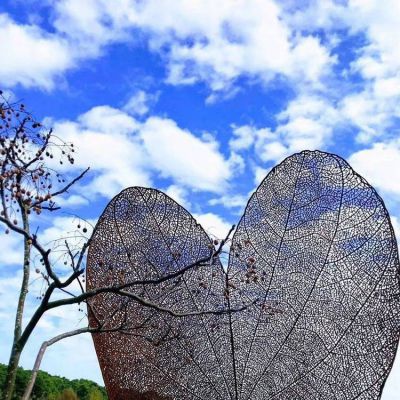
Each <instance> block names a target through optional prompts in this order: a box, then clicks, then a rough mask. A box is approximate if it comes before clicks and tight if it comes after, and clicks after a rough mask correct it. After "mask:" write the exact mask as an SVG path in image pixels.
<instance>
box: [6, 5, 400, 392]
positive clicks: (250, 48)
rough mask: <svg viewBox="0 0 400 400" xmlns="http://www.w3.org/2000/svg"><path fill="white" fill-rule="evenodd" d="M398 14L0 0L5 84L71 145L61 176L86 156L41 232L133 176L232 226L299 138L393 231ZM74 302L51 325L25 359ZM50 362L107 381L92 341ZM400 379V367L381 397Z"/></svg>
mask: <svg viewBox="0 0 400 400" xmlns="http://www.w3.org/2000/svg"><path fill="white" fill-rule="evenodd" d="M399 19H400V3H399V2H398V1H397V0H383V1H382V0H380V1H378V0H349V1H344V0H338V1H334V0H323V1H322V0H321V1H312V0H308V1H306V0H304V1H294V0H286V1H279V2H278V1H274V0H219V1H212V0H203V1H200V0H199V1H197V0H188V1H183V0H177V1H176V0H175V1H172V0H163V1H161V2H160V1H153V0H148V1H133V0H116V1H113V2H111V1H107V0H85V1H82V0H80V1H78V0H42V1H37V0H29V1H20V0H14V1H12V0H10V1H7V0H6V1H4V0H3V1H2V3H1V4H0V54H1V55H2V57H1V61H0V87H1V88H2V89H3V90H5V91H6V93H7V95H9V96H11V98H13V99H23V101H24V102H25V103H26V105H27V108H28V109H29V110H32V111H33V112H34V113H35V115H36V116H37V117H38V118H39V119H43V120H44V121H45V123H46V124H47V125H48V126H53V127H54V129H55V132H56V133H57V134H58V135H60V136H62V137H63V138H64V139H65V140H71V141H73V142H74V143H75V144H76V146H77V156H76V160H77V162H76V164H75V167H74V169H69V170H66V171H64V172H65V173H66V174H70V175H71V176H73V175H74V174H77V173H79V171H80V170H81V169H82V168H85V167H86V166H91V173H90V176H89V177H88V178H87V179H85V180H84V181H83V182H82V183H81V184H80V185H79V186H77V187H76V188H75V190H74V191H72V192H71V197H70V198H69V199H68V201H66V202H65V204H63V206H64V211H63V212H62V213H60V214H59V216H58V217H57V218H55V219H51V220H50V219H49V220H48V221H47V225H46V226H47V230H46V231H45V234H46V235H47V236H46V238H48V240H51V239H52V238H54V237H55V236H56V235H58V234H60V235H61V234H62V232H65V231H67V230H68V229H71V226H72V225H73V223H72V222H71V218H70V217H69V214H68V213H75V214H79V215H81V216H83V217H85V218H87V219H90V220H93V221H95V219H96V218H97V217H98V215H99V214H100V212H101V210H102V209H103V208H104V206H105V205H106V204H107V202H108V201H109V200H110V199H111V198H112V197H113V196H114V195H115V194H116V193H118V192H119V191H120V190H121V189H123V188H125V187H128V186H134V185H143V186H152V187H156V188H158V189H160V190H163V191H165V192H167V193H168V194H169V195H171V196H172V197H173V198H175V199H177V200H178V201H179V202H180V203H181V204H182V205H184V206H185V207H187V208H188V209H189V210H190V211H191V212H192V213H193V214H194V215H195V216H196V217H197V218H198V219H199V221H200V222H201V223H202V224H203V225H204V227H205V228H206V229H208V230H209V231H211V232H212V233H213V234H215V235H217V236H221V235H223V234H224V232H226V231H227V229H228V227H229V226H230V225H231V224H232V223H235V222H237V220H238V218H239V216H240V214H241V212H242V211H243V206H244V205H245V202H246V200H247V199H248V197H249V194H250V193H251V192H252V191H253V190H254V189H255V187H256V186H257V185H258V183H259V182H260V181H261V179H262V178H263V177H264V176H265V174H266V173H267V172H268V170H269V169H270V168H271V167H272V166H273V165H275V164H276V163H278V162H280V161H281V160H282V159H283V158H285V157H286V156H288V155H290V154H292V153H294V152H297V151H300V150H303V149H321V150H326V151H331V152H334V153H337V154H339V155H341V156H342V157H344V158H346V159H347V160H348V161H349V162H350V164H351V165H352V166H353V167H354V169H355V170H356V171H357V172H359V173H361V174H362V175H363V176H364V177H365V178H366V179H367V180H368V181H369V182H370V183H371V184H373V185H374V186H375V187H376V189H377V190H378V192H379V193H380V195H381V196H382V197H383V199H384V200H385V202H386V205H387V207H388V209H389V211H390V213H391V216H392V221H393V224H394V227H395V230H396V231H397V232H398V231H399V226H400V225H399V224H400V222H399V218H400V207H399V205H398V201H397V199H398V197H399V195H400V179H399V176H398V170H400V133H399V131H400V123H399V120H400V111H399V110H400V107H399V106H400V72H399V71H400V47H399V46H398V38H399V37H400V25H399V23H398V21H399ZM17 251H18V242H17V239H16V238H13V237H12V236H10V237H8V238H7V239H2V242H1V243H0V262H1V263H2V264H5V265H9V266H10V268H9V269H8V270H7V272H6V273H5V275H3V279H2V280H1V282H0V295H1V297H2V304H1V305H0V315H1V318H2V320H4V322H2V323H1V328H0V330H1V336H2V337H5V338H6V340H5V341H2V342H1V343H0V350H1V353H0V361H2V362H4V361H6V359H7V357H8V349H9V344H10V342H9V341H10V336H9V333H10V331H11V328H10V327H11V324H12V320H13V318H14V316H13V314H12V312H11V311H10V310H12V309H13V304H14V303H13V302H14V301H15V299H14V297H15V296H14V295H13V294H12V293H14V292H15V290H16V288H17V287H18V285H19V274H20V273H19V270H18V262H19V256H18V253H17ZM35 290H36V289H35ZM33 292H34V290H32V293H33ZM13 296H14V297H13ZM29 301H30V303H29V307H28V309H29V310H32V309H33V307H34V305H35V303H34V294H32V299H30V300H29ZM29 310H28V315H29ZM76 313H77V311H76V310H75V309H71V310H70V312H67V313H66V312H59V311H54V312H53V313H52V314H50V315H49V316H48V317H47V318H46V319H45V320H44V321H43V322H42V325H41V326H40V329H38V331H37V333H36V334H35V337H34V338H33V341H32V342H31V344H30V346H29V347H28V348H27V350H26V353H25V354H24V357H23V365H24V366H25V367H30V366H31V365H32V364H33V357H34V355H35V353H36V350H37V347H38V345H39V343H40V342H41V341H42V340H44V339H45V338H47V337H49V336H52V335H53V334H55V333H57V332H58V331H59V330H60V329H62V328H63V327H65V326H66V325H67V324H69V325H68V326H70V327H74V326H76V323H77V314H76ZM77 347H78V349H79V351H77V350H76V349H77ZM60 360H64V362H60ZM43 367H44V368H45V369H47V370H49V371H52V372H55V373H58V374H61V375H66V376H70V377H89V378H92V379H96V380H101V378H100V373H99V369H98V367H97V362H96V359H95V356H94V354H93V349H92V345H91V341H90V338H84V339H83V338H79V340H78V339H76V340H75V339H71V340H69V341H65V342H64V343H61V344H59V345H57V346H55V347H54V348H52V349H50V350H49V352H48V354H47V355H46V357H45V360H44V363H43ZM396 376H397V378H396ZM396 380H397V381H400V366H399V367H397V366H396V367H395V371H394V372H393V374H392V377H391V378H390V379H389V383H388V386H387V388H386V392H385V394H384V397H383V398H384V399H385V400H388V399H394V398H395V397H394V396H395V395H394V393H395V392H396V390H397V391H398V390H400V387H399V386H397V388H396V384H397V385H399V384H398V383H396Z"/></svg>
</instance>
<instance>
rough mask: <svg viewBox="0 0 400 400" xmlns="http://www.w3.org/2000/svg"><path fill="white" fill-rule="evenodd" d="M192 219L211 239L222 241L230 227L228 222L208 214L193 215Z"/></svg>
mask: <svg viewBox="0 0 400 400" xmlns="http://www.w3.org/2000/svg"><path fill="white" fill-rule="evenodd" d="M193 217H194V218H195V219H196V220H197V222H198V223H199V224H200V225H201V226H202V227H203V228H204V230H205V231H206V232H207V233H208V234H209V235H210V236H211V237H215V238H218V239H224V238H225V237H226V235H227V234H228V232H229V230H230V229H231V227H232V224H230V223H229V222H228V221H226V220H225V219H223V218H221V217H220V216H219V215H216V214H213V213H210V212H208V213H204V214H193Z"/></svg>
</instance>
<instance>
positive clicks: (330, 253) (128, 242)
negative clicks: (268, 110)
mask: <svg viewBox="0 0 400 400" xmlns="http://www.w3.org/2000/svg"><path fill="white" fill-rule="evenodd" d="M214 249H215V246H214V244H213V241H212V240H211V239H210V238H209V237H208V235H207V234H206V233H205V232H204V230H203V229H202V227H201V226H199V225H198V224H197V223H196V222H195V220H194V219H193V218H192V216H191V215H190V214H189V213H188V212H187V211H186V210H185V209H183V208H182V207H181V206H179V205H178V204H177V203H175V202H174V201H173V200H172V199H170V198H169V197H168V196H166V195H165V194H163V193H161V192H159V191H157V190H154V189H145V188H139V187H135V188H129V189H126V190H124V191H123V192H121V193H120V194H119V195H118V196H116V197H115V198H114V199H113V200H112V201H111V202H110V204H109V205H108V206H107V208H106V210H105V211H104V213H103V215H102V216H101V218H100V220H99V222H98V225H97V227H96V229H95V232H94V237H93V243H92V245H91V247H90V251H89V256H88V268H87V279H88V289H89V290H90V289H93V288H99V287H102V286H113V287H118V285H123V284H126V283H128V282H133V281H136V282H137V281H142V280H147V281H148V280H153V283H154V281H157V280H159V279H160V278H161V277H163V276H168V275H169V274H171V273H174V272H176V271H180V270H182V268H185V267H186V266H188V265H190V264H192V263H194V262H195V261H196V260H199V259H204V258H207V257H209V256H210V255H211V254H212V252H213V251H214ZM203 264H204V265H203ZM203 264H202V265H200V266H198V267H196V268H194V269H189V270H188V271H187V272H186V273H185V274H183V275H182V276H179V277H176V278H174V279H168V280H166V281H164V282H161V283H158V284H153V283H151V282H147V284H135V285H133V286H129V287H127V288H125V290H127V291H129V292H130V293H132V294H134V295H136V296H138V297H137V298H140V299H145V300H146V302H147V304H145V305H144V304H139V303H138V302H137V298H136V300H135V299H132V298H129V297H126V296H121V295H120V294H114V293H107V294H102V295H99V296H97V297H96V298H94V299H92V301H91V306H92V308H93V310H94V313H91V314H90V325H91V326H95V325H96V323H97V322H98V321H97V320H100V321H101V322H102V323H104V324H105V326H108V327H109V328H110V329H111V328H113V327H114V328H115V327H120V328H121V329H119V331H116V332H108V333H100V334H95V335H93V340H94V343H95V348H96V352H97V354H98V358H99V362H100V366H101V369H102V372H103V376H104V381H105V384H106V388H107V391H108V393H109V396H110V399H111V400H121V399H122V400H123V399H129V400H132V399H152V400H157V399H160V400H161V399H162V400H169V399H171V400H172V399H174V400H175V399H176V400H178V399H179V400H183V399H203V400H211V399H220V400H227V399H231V400H237V399H243V400H250V399H251V400H253V399H266V398H268V399H285V400H286V399H287V400H289V399H290V400H291V399H324V400H330V399H352V398H359V399H378V398H379V397H380V394H381V391H382V388H383V385H384V382H385V380H386V378H387V375H388V373H389V371H390V368H391V366H392V363H393V359H394V355H395V352H396V348H397V343H398V339H399V326H400V316H399V314H400V306H399V261H398V254H397V245H396V239H395V237H394V233H393V229H392V227H391V224H390V219H389V216H388V213H387V211H386V209H385V207H384V204H383V202H382V200H381V199H380V197H379V196H378V195H377V193H376V192H375V190H374V189H373V188H372V187H371V186H370V185H368V183H367V182H365V180H363V179H362V178H361V177H360V176H359V175H357V174H356V173H355V172H354V171H353V170H352V169H351V168H350V166H349V165H348V164H347V163H346V162H345V161H344V160H343V159H341V158H340V157H338V156H336V155H332V154H328V153H322V152H308V151H306V152H302V153H299V154H295V155H293V156H291V157H289V158H287V159H286V160H285V161H283V162H282V163H281V164H280V165H278V166H277V167H276V168H274V169H273V170H272V171H271V172H270V173H269V175H268V176H267V177H266V179H265V180H264V181H263V182H262V184H261V185H260V186H259V188H258V189H257V191H256V193H255V194H254V195H253V196H252V197H251V198H250V200H249V202H248V205H247V207H246V210H245V213H244V216H243V217H242V219H241V220H240V222H239V224H238V227H237V230H236V232H235V234H234V237H233V240H232V243H231V247H230V258H229V265H228V268H227V270H226V271H225V270H224V269H223V268H222V265H221V262H220V261H219V260H218V259H216V258H215V259H213V260H212V262H211V263H203ZM255 300H256V305H255V306H252V307H249V308H248V309H247V310H245V311H241V312H235V313H227V314H226V313H215V314H207V313H206V314H202V312H204V311H209V310H229V309H231V310H233V309H236V308H238V307H240V306H242V305H243V303H246V304H250V303H251V302H254V301H255ZM149 305H151V306H149ZM168 310H170V311H171V313H168ZM174 313H180V314H182V313H183V314H193V313H197V315H187V316H185V317H179V318H178V317H176V316H174V315H171V314H174ZM94 314H96V316H95V315H94Z"/></svg>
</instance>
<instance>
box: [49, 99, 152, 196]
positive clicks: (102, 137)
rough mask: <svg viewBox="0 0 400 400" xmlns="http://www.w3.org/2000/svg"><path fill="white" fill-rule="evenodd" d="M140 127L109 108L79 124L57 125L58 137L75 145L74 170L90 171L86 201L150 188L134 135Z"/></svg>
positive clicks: (91, 113) (94, 110)
mask: <svg viewBox="0 0 400 400" xmlns="http://www.w3.org/2000/svg"><path fill="white" fill-rule="evenodd" d="M138 127H139V125H138V123H137V121H136V120H135V119H134V118H132V117H130V116H129V115H128V114H126V113H124V112H122V111H120V110H117V109H114V108H111V107H108V106H99V107H94V108H92V109H91V110H89V111H88V112H87V113H85V114H83V115H81V116H80V117H79V118H78V120H77V122H72V121H60V122H56V123H55V124H54V131H55V132H56V134H57V135H59V136H60V137H62V138H63V139H64V140H66V141H68V142H72V143H74V144H75V149H76V156H75V160H76V162H75V164H74V166H75V168H76V169H84V168H86V167H88V166H90V167H91V171H90V175H89V176H91V177H92V179H91V181H90V183H89V185H88V186H86V187H85V188H84V192H83V194H84V195H85V196H86V197H89V198H90V196H93V195H95V194H101V195H103V196H106V197H112V196H114V195H115V194H116V193H118V192H119V191H120V190H121V189H122V188H125V187H128V186H134V185H137V186H148V185H150V184H151V179H150V177H149V174H148V173H147V172H146V171H145V169H144V165H146V159H145V157H144V154H143V151H142V148H141V146H140V143H139V141H138V139H137V138H136V137H135V136H134V135H133V132H134V131H135V130H136V129H138ZM68 168H70V167H68Z"/></svg>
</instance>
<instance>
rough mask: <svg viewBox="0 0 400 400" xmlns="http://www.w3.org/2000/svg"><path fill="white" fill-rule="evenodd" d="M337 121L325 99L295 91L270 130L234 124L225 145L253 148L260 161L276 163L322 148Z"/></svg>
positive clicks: (328, 139)
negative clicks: (296, 93)
mask: <svg viewBox="0 0 400 400" xmlns="http://www.w3.org/2000/svg"><path fill="white" fill-rule="evenodd" d="M339 122H340V116H339V113H338V110H337V109H336V108H334V107H333V106H332V105H331V104H329V102H328V101H327V100H325V99H324V98H322V97H321V96H313V95H306V94H299V96H297V97H296V98H294V99H293V100H292V101H290V102H289V104H288V105H287V106H286V108H285V109H284V110H283V111H281V112H280V113H279V114H278V115H277V126H276V127H275V128H274V129H271V128H269V127H265V128H256V127H254V126H250V125H243V126H234V127H233V137H232V139H231V140H230V142H229V145H230V147H231V148H232V149H235V150H236V151H244V150H248V149H251V148H254V150H255V152H256V155H257V157H258V158H259V159H261V161H263V162H270V161H271V162H275V163H276V162H279V161H281V160H282V159H283V158H285V157H287V156H288V155H290V154H293V153H295V152H298V151H301V150H304V149H309V150H314V149H323V148H326V147H327V146H328V144H329V143H330V140H331V138H332V134H333V128H334V127H335V125H338V124H339ZM256 181H258V179H256Z"/></svg>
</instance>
